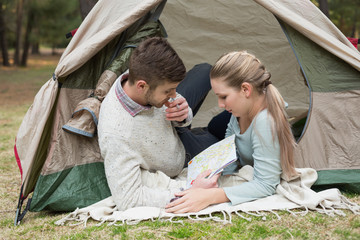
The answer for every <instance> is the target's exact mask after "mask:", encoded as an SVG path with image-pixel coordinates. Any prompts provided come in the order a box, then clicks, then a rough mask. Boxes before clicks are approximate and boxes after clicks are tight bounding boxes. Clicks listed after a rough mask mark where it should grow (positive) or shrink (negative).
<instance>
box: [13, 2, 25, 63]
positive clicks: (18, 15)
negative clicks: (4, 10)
mask: <svg viewBox="0 0 360 240" xmlns="http://www.w3.org/2000/svg"><path fill="white" fill-rule="evenodd" d="M23 5H24V0H18V3H17V6H16V39H15V55H14V64H15V65H19V63H20V47H21V46H20V45H21V27H22V17H23Z"/></svg>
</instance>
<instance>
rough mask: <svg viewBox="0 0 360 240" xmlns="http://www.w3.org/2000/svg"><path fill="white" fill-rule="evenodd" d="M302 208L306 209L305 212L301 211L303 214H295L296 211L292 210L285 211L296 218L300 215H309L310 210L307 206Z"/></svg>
mask: <svg viewBox="0 0 360 240" xmlns="http://www.w3.org/2000/svg"><path fill="white" fill-rule="evenodd" d="M301 207H302V208H304V209H305V210H304V211H301V212H294V211H291V210H290V209H285V210H286V211H287V212H289V213H290V214H291V215H293V216H294V217H297V216H298V215H300V216H305V215H306V214H308V212H309V209H308V208H307V207H306V206H301Z"/></svg>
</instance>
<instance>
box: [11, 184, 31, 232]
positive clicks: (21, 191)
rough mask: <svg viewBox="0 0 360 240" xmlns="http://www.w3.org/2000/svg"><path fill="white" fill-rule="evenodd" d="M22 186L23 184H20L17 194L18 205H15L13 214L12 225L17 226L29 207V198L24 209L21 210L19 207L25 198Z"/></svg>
mask: <svg viewBox="0 0 360 240" xmlns="http://www.w3.org/2000/svg"><path fill="white" fill-rule="evenodd" d="M23 186H24V185H22V186H21V189H20V195H19V201H18V206H17V209H16V214H15V220H14V226H17V225H19V224H20V222H21V220H22V219H23V218H24V217H25V214H26V213H27V211H28V210H29V209H30V204H31V198H29V199H28V201H27V203H26V207H25V209H24V210H23V211H22V212H21V208H22V205H23V203H24V200H25V198H24V197H23Z"/></svg>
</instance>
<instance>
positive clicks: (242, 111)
mask: <svg viewBox="0 0 360 240" xmlns="http://www.w3.org/2000/svg"><path fill="white" fill-rule="evenodd" d="M270 77H271V75H270V73H269V72H268V71H266V69H265V67H264V65H263V64H262V63H261V62H260V61H259V60H258V59H257V58H256V57H255V56H253V55H251V54H249V53H247V52H246V51H240V52H231V53H228V54H226V55H224V56H222V57H221V58H220V59H219V60H218V61H217V62H216V63H215V65H214V66H213V67H212V69H211V73H210V78H211V86H212V89H213V91H214V92H215V94H216V95H217V97H218V103H219V106H220V107H221V108H225V109H226V110H227V111H228V112H230V113H231V114H232V116H231V119H230V122H229V124H228V127H227V130H226V136H230V135H232V134H235V145H236V151H237V156H238V161H237V164H238V165H240V166H241V167H242V166H245V165H251V166H253V168H254V176H253V179H252V180H250V181H248V182H245V183H242V184H237V185H234V186H230V187H222V186H221V185H220V186H219V187H218V185H217V180H218V178H219V176H214V177H212V178H210V179H207V178H206V176H207V175H208V174H209V173H210V171H207V172H204V173H202V174H200V175H199V176H198V177H197V179H196V180H195V182H194V184H193V186H192V187H191V188H190V189H188V190H186V191H183V192H180V193H177V194H176V196H177V197H178V199H176V200H175V201H172V202H171V203H169V204H167V205H166V211H167V212H173V213H185V212H197V211H200V210H202V209H204V208H206V207H207V206H209V205H211V204H217V203H223V202H229V201H230V202H231V203H232V204H233V205H235V204H239V203H242V202H247V201H252V200H255V199H259V198H263V197H266V196H269V195H272V194H274V193H275V190H276V186H277V185H278V184H279V183H280V175H281V173H282V172H283V173H284V174H285V176H287V177H288V178H291V177H292V176H295V175H297V173H296V171H295V169H294V161H293V150H294V146H295V140H294V137H293V135H292V132H291V129H290V125H289V123H288V121H287V117H286V112H285V105H284V100H283V98H282V97H281V95H280V93H279V92H278V90H277V89H276V87H274V86H273V85H272V83H271V81H270ZM237 170H238V168H237V165H236V164H233V165H232V166H229V167H228V168H227V169H225V171H224V173H226V174H228V173H230V174H231V173H235V172H236V171H237ZM224 173H223V175H224ZM233 176H234V175H233ZM226 177H227V176H221V178H226ZM230 177H231V176H230ZM221 178H220V179H221Z"/></svg>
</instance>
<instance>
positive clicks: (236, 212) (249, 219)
mask: <svg viewBox="0 0 360 240" xmlns="http://www.w3.org/2000/svg"><path fill="white" fill-rule="evenodd" d="M234 213H235V214H236V215H238V216H239V217H241V218H242V219H245V220H246V221H248V222H250V221H251V218H247V217H244V216H243V215H242V214H240V213H239V211H235V212H234Z"/></svg>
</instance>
